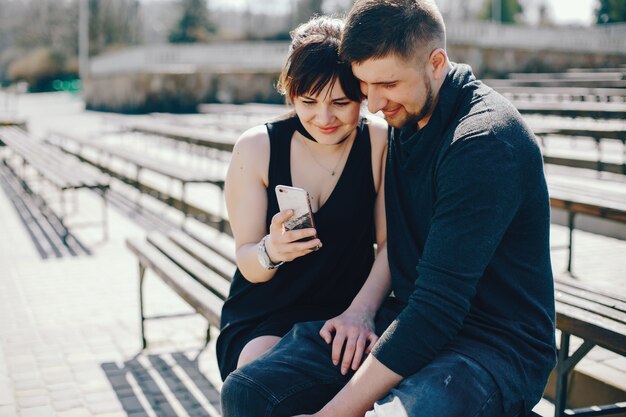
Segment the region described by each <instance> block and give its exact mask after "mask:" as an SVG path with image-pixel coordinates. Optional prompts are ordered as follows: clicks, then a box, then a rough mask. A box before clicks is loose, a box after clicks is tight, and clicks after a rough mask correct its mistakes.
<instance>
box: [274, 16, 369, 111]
mask: <svg viewBox="0 0 626 417" xmlns="http://www.w3.org/2000/svg"><path fill="white" fill-rule="evenodd" d="M342 30H343V21H342V20H340V19H337V18H332V17H327V16H320V17H314V18H312V19H311V20H310V21H309V22H307V23H304V24H302V25H300V26H298V27H297V28H296V29H294V30H293V31H292V32H291V39H292V40H291V45H290V47H289V56H288V57H287V62H286V63H285V66H284V68H283V70H282V72H281V74H280V78H279V79H278V85H277V89H278V91H279V92H280V93H281V94H284V95H286V96H287V98H288V99H289V100H293V98H294V97H298V96H302V95H305V94H310V95H317V94H319V93H320V92H321V91H322V90H323V89H324V88H325V87H326V86H327V85H330V86H331V87H332V86H333V85H334V84H335V82H336V81H337V80H339V84H340V85H341V88H342V89H343V91H344V93H345V94H346V97H348V98H349V99H350V100H353V101H361V100H363V94H362V93H361V88H360V86H359V81H358V80H357V79H356V78H355V77H354V75H353V74H352V69H351V68H350V64H348V63H345V62H342V61H341V60H340V59H339V43H340V41H341V31H342Z"/></svg>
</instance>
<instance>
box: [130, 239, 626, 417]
mask: <svg viewBox="0 0 626 417" xmlns="http://www.w3.org/2000/svg"><path fill="white" fill-rule="evenodd" d="M126 244H127V247H128V248H129V249H130V250H131V251H132V252H133V253H134V254H135V255H136V256H137V258H138V261H139V285H140V293H139V304H140V312H141V334H142V345H143V347H144V348H145V347H146V346H147V340H146V331H145V322H146V321H147V320H156V319H163V318H169V317H179V316H181V315H180V314H177V315H158V316H151V317H147V316H146V315H145V310H144V303H145V294H144V283H145V272H146V270H151V271H153V272H154V274H156V276H158V277H159V278H160V279H162V280H163V282H165V283H166V284H167V285H168V286H169V287H170V288H171V289H172V290H174V292H176V293H177V294H178V295H179V296H180V297H181V298H182V299H183V300H185V302H186V303H188V304H189V305H190V306H191V307H192V308H193V309H194V310H195V312H196V313H197V314H200V315H201V316H202V317H204V318H205V319H206V320H207V322H208V327H207V332H206V339H205V344H206V343H208V342H209V340H210V330H211V326H216V327H218V328H219V326H220V317H221V309H222V306H223V304H224V300H225V299H226V297H227V296H228V291H229V286H230V280H231V277H232V276H233V273H234V270H235V268H236V266H235V259H234V242H233V241H232V238H231V237H230V236H226V235H224V234H219V233H217V232H216V233H215V235H214V236H212V237H209V238H206V237H204V238H202V237H199V236H197V235H196V236H190V235H189V234H187V233H185V232H183V231H172V232H169V233H167V234H163V233H152V234H150V235H148V237H147V239H146V240H141V239H129V240H127V242H126ZM555 298H556V312H557V324H556V325H557V328H558V329H559V330H560V331H561V339H560V349H559V356H558V358H559V360H558V366H557V368H556V371H555V372H556V374H557V380H556V396H555V398H556V414H555V415H556V416H558V417H561V416H565V415H578V416H585V417H587V416H597V415H603V414H609V413H615V412H616V410H618V411H619V410H626V405H619V404H612V405H607V406H602V407H599V408H598V410H600V411H602V412H599V411H597V410H596V409H594V410H591V411H590V410H587V409H584V410H582V409H581V410H567V411H566V410H565V407H566V403H567V387H568V376H569V374H570V373H571V372H572V370H573V369H574V367H575V366H576V364H577V363H578V362H579V361H580V360H581V359H582V358H583V357H584V356H585V355H586V354H587V353H588V352H589V351H590V350H591V349H592V348H593V347H594V346H601V347H604V348H606V349H609V350H611V351H613V352H616V353H618V354H620V355H626V298H624V297H620V296H616V295H614V294H609V293H608V292H605V291H601V290H596V289H593V288H591V287H589V286H587V285H583V284H581V283H580V282H578V281H576V280H574V279H572V278H569V277H565V276H562V277H557V278H556V279H555ZM572 335H573V336H577V337H579V338H581V339H583V341H584V343H583V344H582V346H580V347H579V348H578V350H577V351H576V352H575V353H573V354H571V355H570V354H569V346H570V336H572Z"/></svg>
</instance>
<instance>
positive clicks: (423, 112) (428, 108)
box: [389, 77, 436, 128]
mask: <svg viewBox="0 0 626 417" xmlns="http://www.w3.org/2000/svg"><path fill="white" fill-rule="evenodd" d="M424 80H425V82H424V83H425V88H426V101H425V102H424V105H423V106H422V108H421V109H420V111H419V113H408V112H407V115H406V117H405V118H404V120H402V121H400V126H394V124H392V123H393V121H389V124H390V125H391V126H393V127H398V128H402V127H405V126H409V125H411V124H417V123H418V122H419V121H421V120H422V119H424V118H425V117H427V116H430V115H431V114H432V112H433V110H434V108H435V105H436V103H435V95H434V94H433V86H432V84H431V83H430V80H429V79H428V78H426V77H425V78H424Z"/></svg>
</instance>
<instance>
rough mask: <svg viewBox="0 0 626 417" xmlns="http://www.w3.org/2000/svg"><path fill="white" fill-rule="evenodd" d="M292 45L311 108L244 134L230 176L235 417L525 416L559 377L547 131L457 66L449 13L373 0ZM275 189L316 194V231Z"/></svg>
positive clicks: (224, 336)
mask: <svg viewBox="0 0 626 417" xmlns="http://www.w3.org/2000/svg"><path fill="white" fill-rule="evenodd" d="M292 35H293V41H292V44H291V48H290V54H289V57H288V59H287V62H286V64H285V68H284V70H283V72H282V74H281V77H280V81H279V88H280V89H281V91H282V92H283V93H284V94H285V95H286V96H287V97H288V98H289V101H290V102H291V103H292V105H293V108H294V110H295V111H294V112H293V114H290V115H288V116H286V117H284V118H282V119H281V120H277V121H273V122H270V123H267V124H266V125H264V126H258V127H255V128H252V129H250V130H248V131H247V132H245V133H244V134H243V135H242V136H241V138H240V139H239V140H238V141H237V143H236V145H235V148H234V150H233V158H232V161H231V164H230V167H229V171H228V175H227V182H226V204H227V207H228V212H229V217H230V222H231V225H232V230H233V235H234V237H235V241H236V245H237V266H238V269H237V272H236V274H235V276H234V279H233V282H232V286H231V291H230V296H229V298H228V300H227V301H226V303H225V305H224V309H223V312H222V329H221V333H220V337H219V339H218V343H217V355H218V361H219V365H220V370H221V373H222V378H224V379H225V382H224V386H223V389H222V409H223V414H224V416H225V417H233V416H245V417H261V416H294V415H301V414H303V413H309V414H310V413H315V414H314V415H316V416H359V417H362V416H364V415H366V416H371V417H373V416H524V415H527V413H529V412H530V410H531V409H532V407H533V405H534V404H535V403H536V402H537V401H538V400H539V399H540V398H541V395H542V393H543V388H544V386H545V383H546V380H547V377H548V374H549V372H550V370H551V369H552V367H553V366H554V363H555V345H554V292H553V281H552V272H551V267H550V253H549V245H548V238H549V200H548V192H547V188H546V182H545V178H544V173H543V165H542V158H541V154H540V151H539V148H538V146H537V144H536V142H535V138H534V136H533V134H532V132H531V131H530V130H529V128H528V127H527V126H526V124H525V123H524V122H523V120H522V119H521V117H520V115H519V113H518V112H517V111H516V110H515V109H514V108H513V106H512V105H511V104H510V103H509V102H508V101H507V100H505V99H504V98H502V97H501V96H500V95H499V94H497V93H495V92H494V91H493V90H492V89H490V88H489V87H487V86H485V85H484V84H482V83H481V82H480V81H477V80H476V78H475V77H474V75H473V74H472V71H471V69H470V68H469V67H468V66H467V65H462V64H453V63H451V62H450V61H449V60H448V57H447V55H446V50H445V38H446V35H445V26H444V22H443V19H442V16H441V14H440V12H439V10H438V9H437V7H436V6H435V4H434V2H433V1H430V0H358V1H356V3H355V4H354V6H353V8H352V10H351V12H350V14H349V16H348V18H347V22H346V23H345V27H344V24H343V22H342V21H340V20H338V19H333V18H328V17H319V18H315V19H313V20H311V21H310V22H308V23H306V24H304V25H302V26H300V27H298V28H297V29H296V30H295V31H294V32H293V34H292ZM364 98H366V99H367V105H368V108H369V110H370V112H372V113H376V112H379V111H381V112H382V113H383V114H384V116H385V120H386V123H385V121H383V120H382V119H379V118H377V117H375V116H374V117H369V118H363V117H361V115H360V108H361V102H362V100H363V99H364ZM388 126H390V128H388ZM277 185H287V186H296V187H300V188H303V189H305V190H307V191H308V193H309V196H310V203H311V208H312V211H313V218H314V225H315V228H314V229H313V228H307V229H300V230H286V229H285V228H284V223H285V222H286V221H287V220H288V219H289V218H290V217H291V215H292V214H293V213H292V212H291V211H289V210H285V211H280V210H279V207H278V202H277V198H276V195H275V193H274V188H275V187H276V186H277ZM305 238H309V240H302V239H305ZM374 244H376V247H377V253H376V254H375V253H374V249H373V247H374Z"/></svg>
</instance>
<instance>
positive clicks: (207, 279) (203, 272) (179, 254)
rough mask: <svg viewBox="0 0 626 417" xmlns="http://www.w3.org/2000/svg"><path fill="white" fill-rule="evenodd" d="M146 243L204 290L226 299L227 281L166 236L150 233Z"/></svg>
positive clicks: (228, 288)
mask: <svg viewBox="0 0 626 417" xmlns="http://www.w3.org/2000/svg"><path fill="white" fill-rule="evenodd" d="M148 241H149V242H150V243H152V245H154V247H156V249H158V250H159V251H160V252H161V253H163V254H164V255H165V256H167V257H168V258H169V259H170V260H171V261H172V262H174V263H175V264H176V265H178V266H179V267H180V268H181V269H183V270H184V271H185V272H187V274H189V275H190V276H191V277H193V278H195V279H196V280H197V281H198V282H200V283H201V284H202V285H203V286H204V287H205V288H207V289H208V290H210V291H211V292H213V293H214V294H215V295H217V296H218V297H220V298H221V299H222V300H225V299H226V298H227V297H228V292H229V290H230V285H229V283H228V281H226V280H225V279H224V278H222V277H221V276H219V275H217V274H216V273H215V272H214V271H212V270H210V269H208V268H207V267H206V266H205V265H203V264H202V263H200V262H199V261H198V260H196V259H195V258H194V257H192V256H191V255H189V254H188V253H187V252H185V251H184V250H182V249H181V248H180V247H179V246H177V245H176V244H174V242H172V241H170V240H169V239H168V238H167V237H166V236H164V235H162V234H160V233H152V234H150V235H148Z"/></svg>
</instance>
